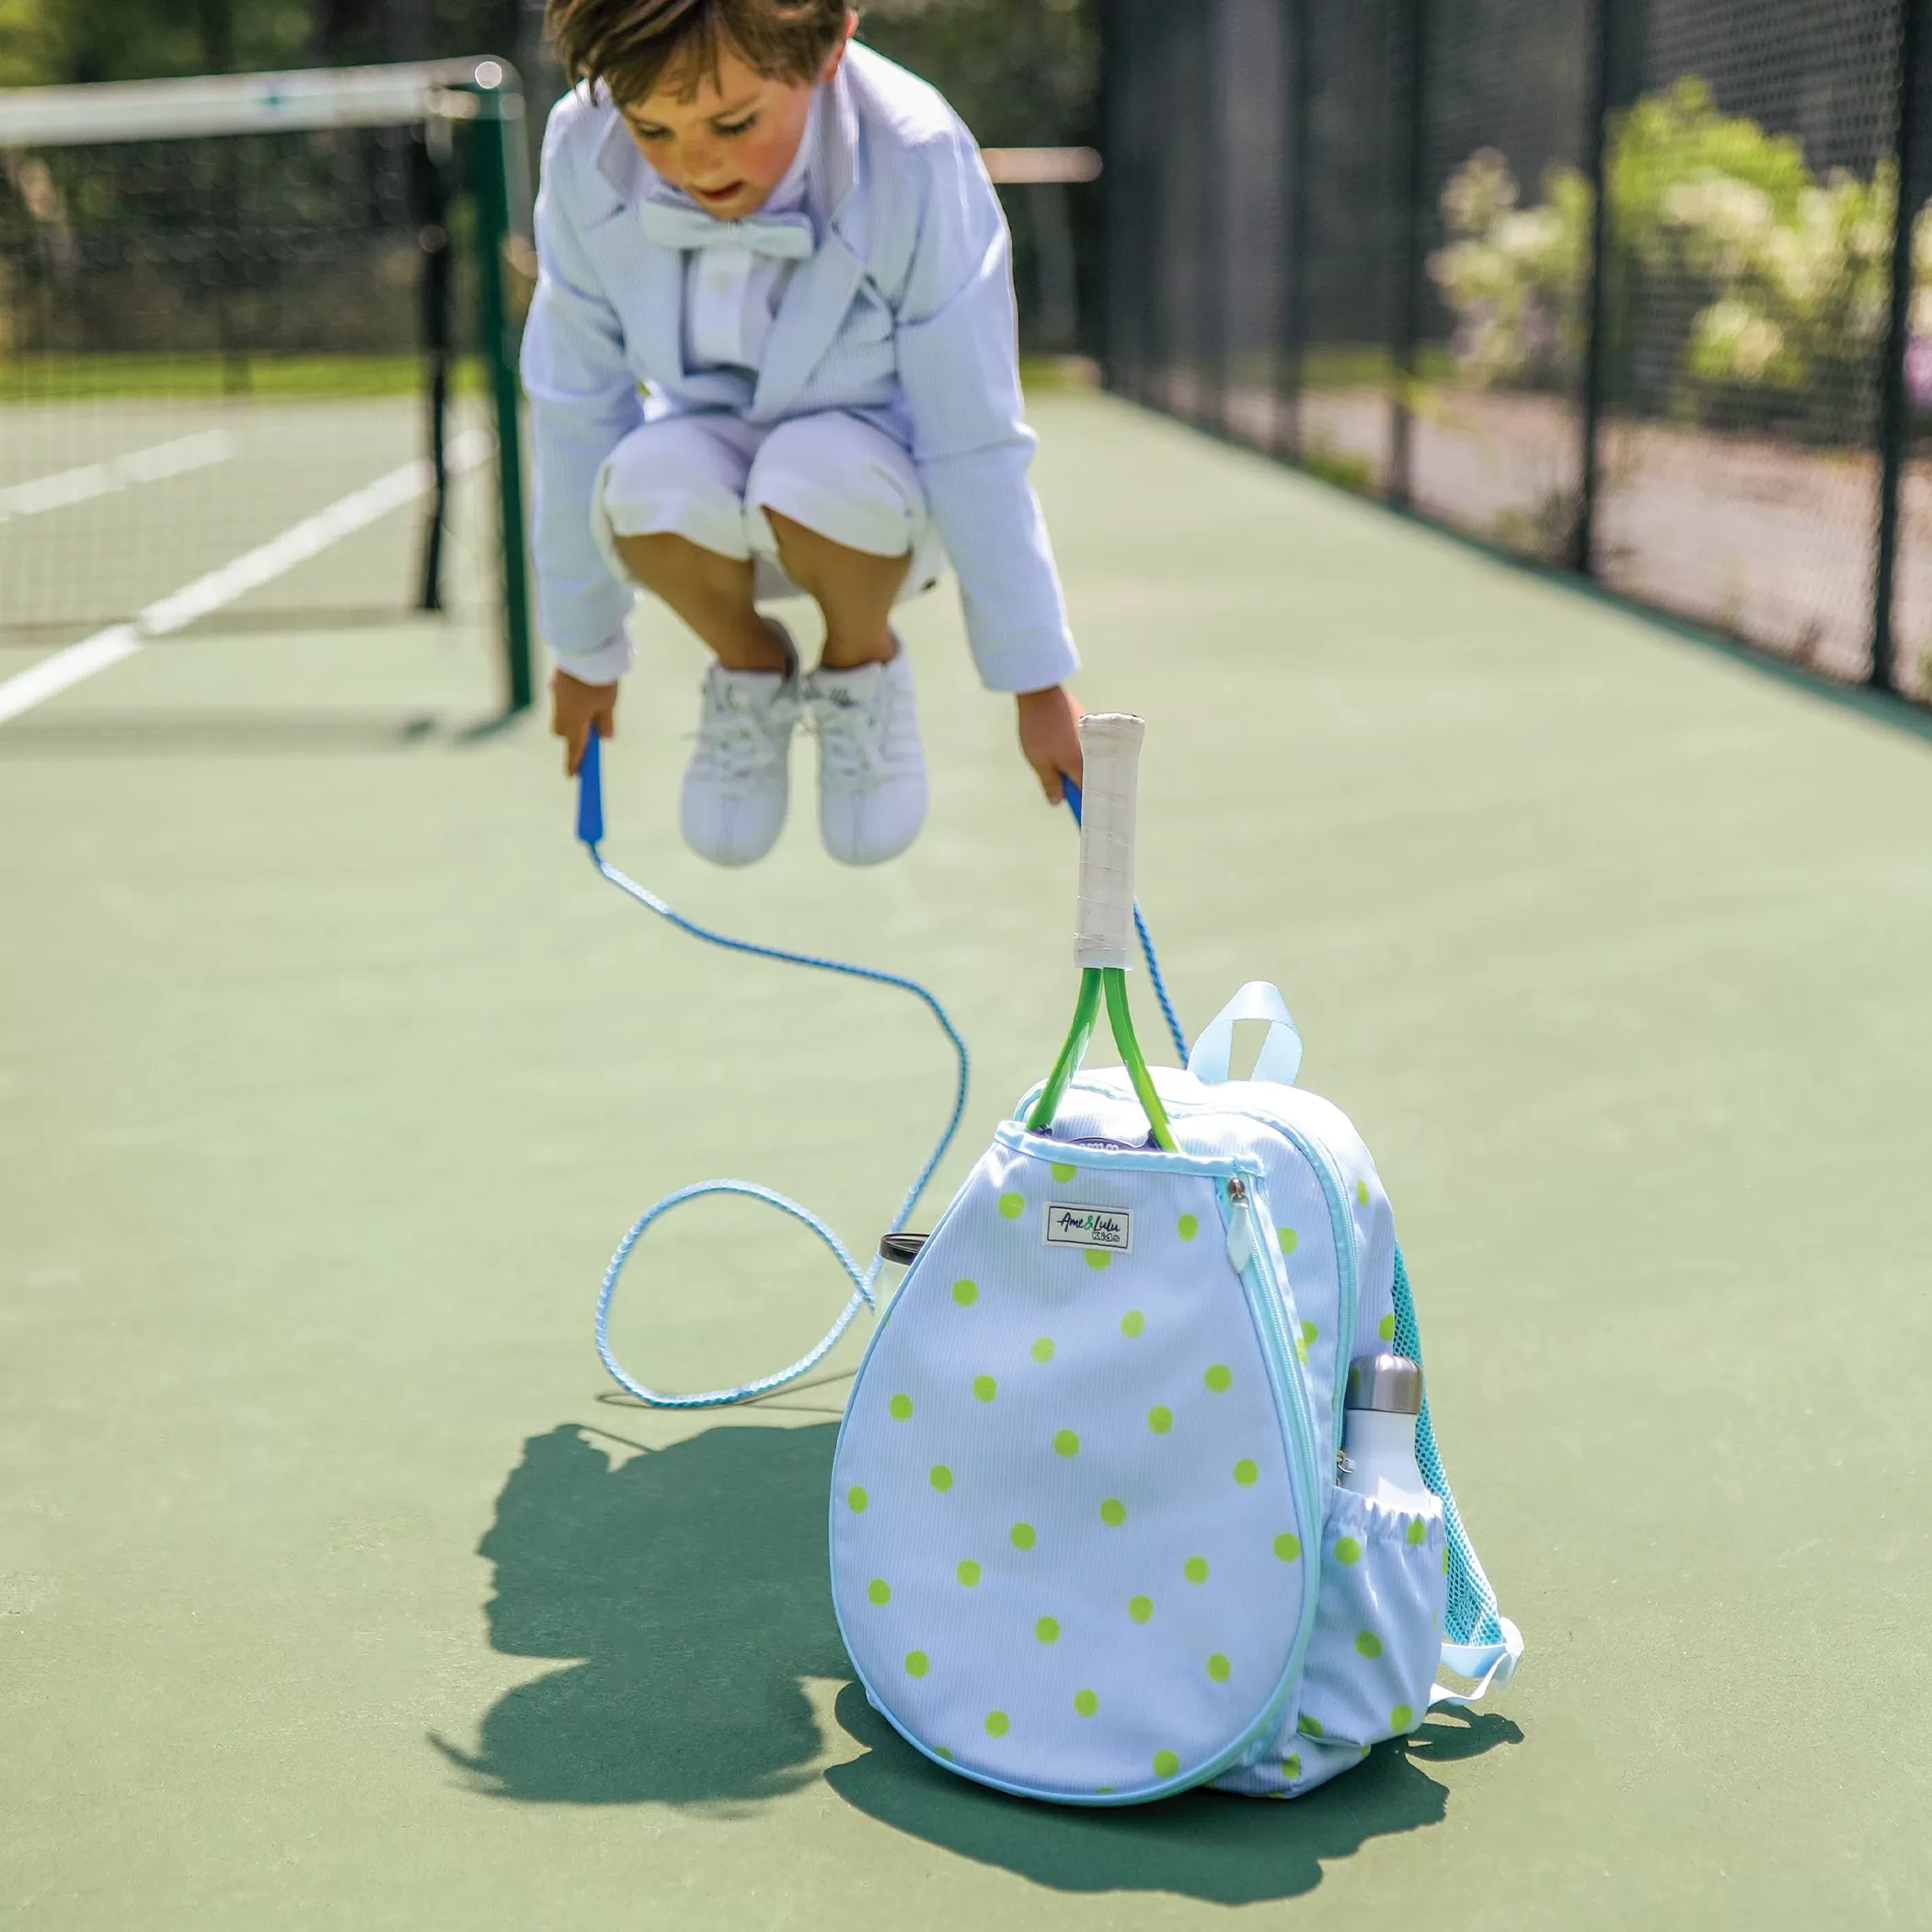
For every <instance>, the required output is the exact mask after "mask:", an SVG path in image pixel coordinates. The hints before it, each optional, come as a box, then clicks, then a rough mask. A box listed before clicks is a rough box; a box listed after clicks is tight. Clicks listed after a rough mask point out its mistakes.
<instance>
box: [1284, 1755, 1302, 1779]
mask: <svg viewBox="0 0 1932 1932" xmlns="http://www.w3.org/2000/svg"><path fill="white" fill-rule="evenodd" d="M1301 1775H1302V1754H1301V1753H1300V1752H1299V1751H1291V1752H1290V1753H1289V1754H1288V1755H1287V1756H1286V1757H1284V1758H1283V1759H1282V1777H1286V1778H1291V1779H1293V1778H1297V1777H1300V1776H1301Z"/></svg>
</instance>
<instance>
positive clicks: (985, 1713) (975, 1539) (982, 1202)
mask: <svg viewBox="0 0 1932 1932" xmlns="http://www.w3.org/2000/svg"><path fill="white" fill-rule="evenodd" d="M1077 1091H1078V1090H1077V1089H1076V1090H1075V1093H1076V1094H1077ZM1061 1131H1062V1132H1066V1131H1068V1130H1067V1129H1066V1128H1064V1127H1063V1128H1062V1129H1061ZM1083 1131H1084V1130H1083ZM1144 1132H1145V1128H1144V1124H1143V1126H1142V1128H1141V1129H1140V1133H1141V1134H1144ZM1027 1138H1028V1139H1029V1140H1030V1139H1031V1137H1030V1136H1028V1137H1027ZM1109 1138H1112V1136H1109ZM1054 1153H1055V1157H1054V1158H1052V1159H1051V1160H1050V1159H1046V1158H1041V1157H1040V1156H1039V1155H1038V1154H1036V1153H1034V1152H1033V1151H1031V1149H1030V1147H1025V1146H1020V1145H1018V1144H1015V1143H1012V1142H1009V1141H1008V1140H1006V1138H1004V1137H1003V1139H1002V1140H1001V1141H1000V1142H999V1143H998V1144H995V1147H994V1148H993V1149H992V1150H991V1151H990V1152H989V1154H988V1155H987V1156H985V1158H984V1159H983V1160H982V1162H981V1163H980V1165H979V1166H978V1167H976V1168H975V1170H974V1172H973V1174H972V1177H970V1178H969V1179H968V1181H967V1182H966V1183H965V1185H964V1187H963V1188H962V1190H961V1192H960V1196H959V1197H958V1198H957V1199H956V1201H955V1202H954V1203H953V1205H952V1206H951V1207H949V1208H948V1209H947V1211H946V1213H945V1214H944V1215H943V1216H942V1217H940V1219H939V1220H938V1222H937V1226H936V1231H935V1233H934V1234H933V1236H931V1237H930V1240H929V1244H928V1247H927V1248H926V1252H925V1255H924V1258H923V1262H922V1265H921V1266H919V1267H918V1268H916V1269H914V1270H913V1271H911V1272H910V1273H909V1274H908V1275H907V1276H906V1278H905V1282H904V1284H903V1286H902V1287H901V1288H900V1290H899V1292H898V1294H897V1296H896V1298H895V1299H894V1300H893V1301H892V1303H891V1306H890V1310H889V1313H888V1315H887V1317H886V1318H885V1319H884V1320H883V1321H882V1322H881V1323H880V1327H879V1328H878V1331H877V1335H876V1339H875V1340H874V1343H873V1345H872V1347H871V1349H870V1351H868V1356H867V1360H866V1362H865V1363H864V1365H863V1367H862V1368H861V1370H860V1373H859V1376H858V1379H857V1384H856V1386H855V1387H854V1389H853V1391H852V1395H851V1397H850V1399H849V1401H848V1403H847V1414H846V1418H845V1423H844V1426H843V1428H842V1430H841V1433H840V1441H839V1447H838V1451H837V1454H836V1457H835V1460H834V1478H833V1479H834V1495H835V1496H836V1497H838V1498H841V1499H843V1506H841V1507H838V1508H835V1509H834V1512H833V1524H832V1543H833V1585H834V1594H835V1598H836V1601H837V1604H838V1609H839V1620H840V1627H841V1629H842V1630H843V1632H844V1634H845V1639H846V1642H847V1644H848V1646H849V1647H850V1650H851V1652H852V1657H853V1660H854V1662H855V1663H856V1664H857V1667H858V1671H859V1673H860V1674H861V1675H862V1677H863V1681H864V1683H865V1685H866V1687H867V1689H868V1691H869V1692H870V1693H871V1695H872V1696H874V1697H875V1698H876V1699H877V1700H878V1702H879V1703H880V1707H881V1708H883V1709H885V1710H886V1711H887V1712H888V1713H889V1714H890V1716H891V1720H892V1722H893V1723H894V1724H895V1725H897V1726H899V1727H900V1728H901V1729H903V1731H905V1732H906V1734H907V1735H908V1736H909V1737H911V1738H912V1739H914V1741H915V1742H917V1743H918V1744H919V1745H920V1746H921V1748H923V1749H924V1750H925V1751H926V1752H927V1753H929V1754H932V1755H934V1756H936V1757H937V1754H938V1752H939V1750H940V1748H941V1746H942V1744H943V1746H944V1748H946V1749H948V1750H949V1751H951V1752H952V1753H954V1754H956V1760H954V1761H956V1762H957V1764H958V1765H959V1766H960V1768H961V1769H964V1770H967V1771H969V1772H972V1773H973V1774H975V1775H980V1776H984V1777H990V1778H992V1779H993V1780H995V1782H997V1783H999V1784H1001V1785H1003V1786H1006V1787H1008V1788H1012V1789H1014V1790H1016V1791H1019V1792H1022V1793H1027V1792H1034V1791H1036V1790H1037V1791H1038V1792H1039V1794H1040V1795H1054V1794H1058V1793H1065V1792H1072V1793H1075V1794H1080V1793H1085V1794H1087V1795H1089V1796H1097V1795H1101V1794H1103V1793H1104V1794H1110V1795H1114V1796H1118V1797H1119V1798H1121V1799H1122V1800H1132V1799H1133V1798H1134V1797H1136V1796H1137V1795H1145V1794H1146V1793H1147V1791H1148V1790H1149V1788H1150V1786H1151V1785H1152V1784H1153V1783H1155V1782H1156V1781H1158V1782H1160V1783H1163V1784H1166V1783H1169V1782H1175V1781H1179V1782H1183V1783H1184V1782H1185V1781H1186V1777H1187V1775H1188V1772H1187V1771H1185V1770H1184V1769H1183V1767H1189V1769H1191V1767H1195V1766H1201V1765H1209V1764H1212V1763H1214V1762H1217V1761H1219V1760H1220V1759H1222V1758H1223V1757H1224V1756H1225V1754H1226V1753H1227V1752H1228V1750H1229V1747H1230V1746H1232V1745H1233V1744H1235V1743H1236V1742H1237V1741H1238V1740H1239V1739H1240V1738H1241V1737H1242V1736H1243V1734H1244V1732H1245V1731H1247V1730H1249V1729H1251V1728H1252V1726H1253V1725H1254V1723H1255V1721H1256V1719H1257V1717H1258V1715H1259V1713H1260V1711H1261V1710H1262V1709H1263V1708H1265V1703H1266V1699H1267V1698H1268V1696H1270V1695H1271V1692H1272V1690H1273V1689H1274V1687H1275V1685H1278V1684H1279V1683H1280V1682H1281V1680H1282V1673H1283V1672H1284V1671H1285V1669H1286V1667H1287V1665H1288V1663H1289V1662H1290V1661H1291V1658H1292V1657H1293V1655H1294V1651H1295V1647H1296V1644H1297V1642H1298V1641H1299V1640H1303V1639H1301V1635H1300V1633H1298V1632H1297V1631H1296V1629H1295V1628H1294V1622H1295V1615H1294V1613H1295V1609H1296V1607H1297V1606H1298V1605H1299V1604H1300V1603H1301V1600H1302V1592H1301V1581H1302V1572H1300V1571H1295V1570H1289V1571H1287V1572H1285V1573H1284V1572H1283V1570H1282V1563H1283V1562H1291V1563H1292V1562H1295V1561H1299V1560H1300V1559H1301V1558H1302V1555H1303V1547H1302V1546H1303V1545H1304V1543H1308V1548H1309V1551H1310V1552H1311V1554H1312V1552H1313V1550H1314V1549H1315V1547H1316V1546H1315V1545H1314V1544H1313V1543H1310V1542H1308V1539H1309V1538H1310V1537H1312V1536H1316V1535H1319V1534H1320V1525H1319V1524H1316V1525H1315V1526H1314V1527H1312V1528H1311V1527H1310V1526H1309V1525H1308V1524H1304V1523H1301V1522H1299V1521H1298V1520H1297V1515H1298V1511H1299V1509H1300V1507H1301V1501H1300V1499H1301V1496H1302V1495H1303V1494H1304V1493H1305V1489H1306V1481H1305V1472H1303V1473H1302V1474H1300V1475H1298V1474H1297V1473H1296V1472H1295V1471H1294V1468H1293V1467H1292V1466H1291V1456H1292V1455H1293V1454H1294V1451H1293V1450H1291V1449H1290V1448H1289V1447H1288V1446H1287V1445H1286V1444H1285V1443H1283V1440H1282V1424H1281V1415H1282V1410H1283V1406H1284V1405H1285V1404H1287V1403H1288V1402H1289V1401H1290V1400H1291V1392H1290V1391H1288V1390H1287V1389H1286V1388H1284V1387H1282V1386H1278V1384H1279V1378H1280V1376H1281V1374H1282V1367H1281V1365H1280V1364H1279V1363H1272V1364H1271V1363H1270V1361H1269V1360H1268V1359H1267V1357H1265V1356H1264V1353H1263V1344H1262V1340H1261V1338H1260V1337H1259V1334H1258V1332H1257V1328H1256V1323H1255V1317H1254V1315H1253V1314H1252V1313H1251V1312H1250V1308H1249V1304H1248V1287H1249V1286H1251V1285H1252V1283H1251V1282H1248V1283H1244V1282H1243V1281H1242V1279H1241V1278H1240V1276H1238V1275H1237V1274H1236V1271H1234V1270H1233V1269H1232V1268H1231V1267H1230V1266H1228V1265H1227V1263H1226V1261H1225V1248H1224V1244H1223V1242H1222V1239H1221V1233H1222V1228H1223V1225H1224V1224H1223V1222H1222V1219H1221V1214H1222V1204H1221V1202H1220V1201H1219V1200H1218V1198H1217V1193H1218V1186H1219V1183H1218V1182H1217V1181H1216V1180H1215V1179H1214V1178H1213V1176H1212V1175H1211V1174H1209V1173H1207V1172H1204V1171H1189V1172H1185V1173H1177V1172H1174V1171H1172V1170H1167V1169H1163V1168H1158V1167H1151V1166H1136V1165H1135V1164H1134V1163H1133V1161H1128V1160H1123V1161H1121V1162H1120V1163H1119V1165H1118V1166H1115V1165H1112V1164H1110V1157H1109V1156H1095V1158H1094V1159H1093V1160H1091V1161H1089V1160H1088V1159H1087V1157H1086V1156H1084V1155H1083V1156H1081V1158H1080V1161H1079V1163H1078V1164H1077V1165H1076V1164H1075V1162H1074V1161H1073V1160H1070V1159H1065V1158H1060V1157H1057V1156H1058V1150H1054ZM1319 1185H1320V1183H1319V1180H1318V1179H1317V1178H1315V1177H1313V1176H1312V1173H1311V1177H1310V1188H1311V1190H1317V1192H1316V1194H1315V1198H1318V1189H1319ZM1048 1202H1067V1203H1071V1204H1080V1203H1085V1204H1087V1205H1088V1206H1096V1205H1100V1206H1106V1207H1113V1206H1118V1207H1119V1209H1120V1210H1121V1213H1123V1214H1124V1213H1130V1212H1131V1213H1132V1216H1133V1219H1132V1223H1131V1236H1132V1239H1131V1243H1130V1244H1126V1245H1123V1246H1122V1247H1121V1248H1111V1249H1108V1248H1083V1249H1082V1250H1081V1259H1080V1261H1079V1262H1077V1263H1076V1262H1075V1260H1074V1258H1073V1256H1072V1255H1070V1254H1069V1253H1068V1252H1067V1251H1066V1249H1065V1248H1064V1247H1061V1246H1058V1245H1056V1244H1052V1243H1049V1242H1048V1241H1047V1240H1046V1239H1045V1234H1046V1232H1047V1230H1048V1225H1049V1217H1048V1215H1047V1212H1046V1209H1047V1203H1048ZM1258 1205H1259V1207H1260V1209H1261V1228H1262V1231H1263V1234H1264V1236H1265V1235H1266V1233H1267V1231H1268V1230H1270V1229H1273V1228H1277V1227H1278V1226H1279V1225H1280V1223H1281V1221H1282V1220H1287V1221H1293V1222H1294V1223H1297V1224H1299V1225H1303V1226H1305V1227H1307V1228H1308V1229H1309V1232H1308V1233H1307V1234H1306V1235H1305V1236H1303V1237H1302V1238H1301V1240H1300V1244H1299V1247H1300V1252H1299V1255H1298V1257H1297V1259H1296V1262H1295V1268H1296V1271H1297V1272H1296V1282H1295V1292H1296V1296H1297V1299H1298V1300H1299V1301H1300V1302H1301V1303H1302V1305H1303V1311H1304V1312H1305V1313H1306V1314H1307V1315H1309V1316H1311V1317H1315V1318H1316V1319H1317V1320H1318V1321H1319V1322H1320V1323H1321V1324H1322V1326H1323V1327H1324V1328H1328V1327H1330V1326H1332V1316H1331V1314H1330V1313H1329V1312H1328V1311H1329V1310H1331V1309H1332V1308H1333V1307H1334V1305H1335V1303H1334V1300H1333V1298H1332V1295H1331V1298H1330V1299H1329V1300H1328V1301H1327V1302H1324V1301H1322V1300H1321V1299H1320V1298H1319V1295H1320V1271H1319V1269H1318V1268H1317V1266H1315V1265H1314V1257H1316V1256H1317V1254H1318V1253H1319V1252H1320V1249H1319V1247H1318V1245H1317V1241H1318V1237H1317V1233H1316V1229H1315V1223H1314V1222H1313V1221H1312V1220H1311V1218H1310V1217H1311V1214H1312V1213H1313V1212H1314V1210H1313V1209H1312V1207H1311V1206H1310V1205H1309V1204H1308V1198H1307V1197H1305V1196H1302V1195H1297V1196H1296V1197H1295V1198H1294V1201H1293V1202H1292V1203H1291V1204H1290V1206H1289V1207H1288V1209H1287V1211H1286V1213H1285V1214H1283V1215H1282V1216H1280V1217H1279V1218H1278V1217H1277V1215H1276V1214H1274V1213H1270V1212H1269V1211H1268V1210H1269V1206H1270V1202H1268V1200H1267V1199H1266V1198H1265V1197H1263V1198H1261V1199H1260V1200H1259V1202H1258ZM1320 1228H1321V1234H1320V1236H1319V1239H1320V1240H1321V1241H1326V1239H1327V1230H1328V1223H1327V1221H1326V1220H1323V1221H1322V1222H1321V1224H1320ZM1056 1231H1057V1230H1056ZM1124 1232H1125V1231H1124V1230H1123V1233H1124ZM1291 1239H1292V1237H1291ZM1089 1271H1092V1272H1089ZM1100 1271H1107V1274H1106V1279H1105V1281H1104V1282H1103V1281H1101V1280H1100V1279H1099V1273H1100ZM1298 1326H1299V1322H1298V1321H1297V1327H1298ZM1313 1420H1314V1421H1315V1424H1316V1435H1317V1440H1318V1439H1319V1438H1320V1436H1321V1434H1322V1433H1323V1432H1324V1430H1325V1429H1326V1428H1327V1427H1328V1416H1327V1413H1326V1411H1325V1410H1324V1411H1319V1412H1317V1414H1316V1415H1315V1416H1314V1418H1313ZM1143 1422H1144V1425H1145V1426H1144V1427H1143V1426H1141V1425H1142V1423H1143ZM861 1498H862V1499H863V1501H859V1499H861ZM1332 1534H1333V1532H1332V1530H1331V1532H1330V1535H1332ZM1431 1557H1432V1560H1433V1551H1432V1553H1431ZM1123 1613H1124V1614H1123ZM1367 1621H1368V1620H1367V1618H1366V1617H1359V1618H1358V1619H1357V1622H1356V1623H1355V1624H1354V1625H1351V1630H1350V1636H1351V1637H1352V1635H1353V1633H1354V1630H1355V1629H1356V1628H1359V1627H1365V1626H1366V1624H1367ZM1376 1627H1377V1628H1380V1626H1379V1625H1377V1626H1376ZM1398 1696H1401V1697H1404V1698H1407V1699H1408V1701H1409V1702H1411V1703H1414V1702H1415V1701H1416V1699H1415V1697H1414V1696H1413V1695H1412V1693H1411V1692H1410V1691H1409V1690H1408V1689H1407V1688H1406V1687H1398V1686H1396V1685H1388V1686H1386V1687H1384V1688H1383V1689H1382V1691H1381V1694H1380V1696H1379V1697H1378V1699H1377V1704H1378V1708H1381V1709H1386V1708H1387V1707H1388V1706H1389V1705H1390V1704H1391V1703H1393V1702H1394V1701H1395V1700H1396V1699H1397V1697H1398ZM1324 1715H1326V1712H1325V1713H1324ZM1277 1762H1278V1758H1277V1756H1276V1755H1274V1754H1271V1755H1269V1756H1268V1757H1267V1758H1265V1759H1264V1760H1263V1763H1264V1765H1267V1766H1268V1767H1269V1770H1268V1774H1267V1775H1269V1776H1271V1777H1272V1776H1273V1771H1272V1766H1273V1765H1275V1764H1276V1763H1277ZM1197 1775H1198V1774H1197Z"/></svg>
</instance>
